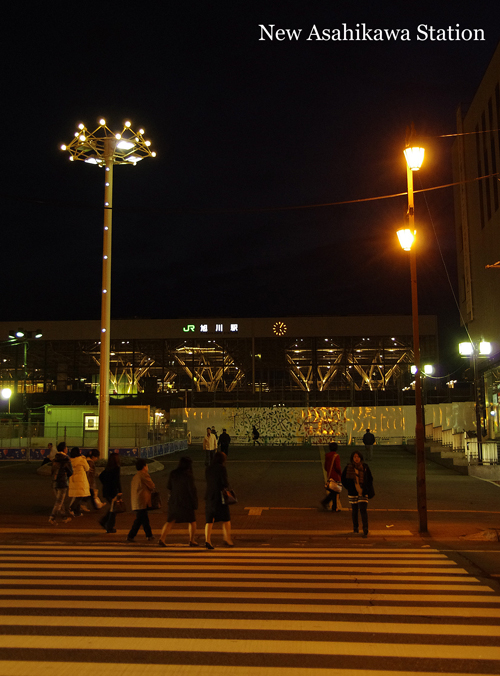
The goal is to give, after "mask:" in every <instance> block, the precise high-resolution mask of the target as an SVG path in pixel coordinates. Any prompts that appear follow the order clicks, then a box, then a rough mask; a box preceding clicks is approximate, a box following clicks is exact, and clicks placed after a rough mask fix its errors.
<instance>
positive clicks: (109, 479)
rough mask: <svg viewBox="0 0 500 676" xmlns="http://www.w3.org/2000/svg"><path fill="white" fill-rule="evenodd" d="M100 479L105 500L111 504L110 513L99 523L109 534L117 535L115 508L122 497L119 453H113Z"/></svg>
mask: <svg viewBox="0 0 500 676" xmlns="http://www.w3.org/2000/svg"><path fill="white" fill-rule="evenodd" d="M99 479H100V481H101V483H102V494H103V496H104V498H105V500H107V501H108V502H109V508H108V511H107V512H106V514H105V515H104V516H103V517H102V518H101V519H99V523H100V524H101V526H102V527H103V528H104V530H105V531H106V532H107V533H116V528H115V522H116V513H115V512H114V510H113V507H114V505H115V502H116V500H117V499H118V498H119V497H121V496H122V486H121V482H120V455H119V454H118V453H111V454H110V455H109V457H108V462H107V463H106V467H105V468H104V469H103V471H102V472H101V473H100V475H99Z"/></svg>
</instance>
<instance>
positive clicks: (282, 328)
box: [273, 322, 286, 336]
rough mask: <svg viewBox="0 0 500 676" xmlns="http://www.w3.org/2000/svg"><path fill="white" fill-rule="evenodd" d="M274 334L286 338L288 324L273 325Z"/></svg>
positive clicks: (278, 323) (277, 323)
mask: <svg viewBox="0 0 500 676" xmlns="http://www.w3.org/2000/svg"><path fill="white" fill-rule="evenodd" d="M273 333H274V335H275V336H284V335H285V333H286V324H284V323H283V322H276V323H275V324H273Z"/></svg>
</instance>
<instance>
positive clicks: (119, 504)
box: [110, 498, 127, 514]
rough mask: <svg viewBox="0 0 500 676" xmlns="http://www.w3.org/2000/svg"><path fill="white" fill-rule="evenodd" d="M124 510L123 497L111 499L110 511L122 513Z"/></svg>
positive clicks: (125, 508)
mask: <svg viewBox="0 0 500 676" xmlns="http://www.w3.org/2000/svg"><path fill="white" fill-rule="evenodd" d="M126 511H127V507H126V505H125V501H124V500H123V498H117V499H116V500H113V503H112V505H111V509H110V512H114V513H115V514H123V512H126Z"/></svg>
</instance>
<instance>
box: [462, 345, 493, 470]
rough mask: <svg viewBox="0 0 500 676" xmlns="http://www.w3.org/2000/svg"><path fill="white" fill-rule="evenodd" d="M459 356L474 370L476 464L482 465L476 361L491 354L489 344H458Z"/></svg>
mask: <svg viewBox="0 0 500 676" xmlns="http://www.w3.org/2000/svg"><path fill="white" fill-rule="evenodd" d="M458 351H459V354H460V355H461V356H462V357H469V358H470V359H471V360H472V366H473V369H474V402H475V408H476V436H477V462H478V465H482V464H483V431H482V429H483V427H482V424H481V392H480V390H481V387H480V383H479V374H478V371H477V360H478V358H481V357H488V356H489V355H490V354H491V343H488V342H487V341H485V340H481V341H480V343H479V344H478V343H473V342H472V341H468V342H466V343H460V344H459V346H458Z"/></svg>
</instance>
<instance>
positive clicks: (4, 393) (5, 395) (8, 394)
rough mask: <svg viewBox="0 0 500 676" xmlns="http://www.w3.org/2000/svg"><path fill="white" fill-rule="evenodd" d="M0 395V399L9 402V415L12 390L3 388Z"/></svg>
mask: <svg viewBox="0 0 500 676" xmlns="http://www.w3.org/2000/svg"><path fill="white" fill-rule="evenodd" d="M0 394H1V395H2V399H8V401H9V415H10V398H11V396H12V390H11V389H10V388H9V387H4V388H3V390H2V392H1V393H0Z"/></svg>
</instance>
